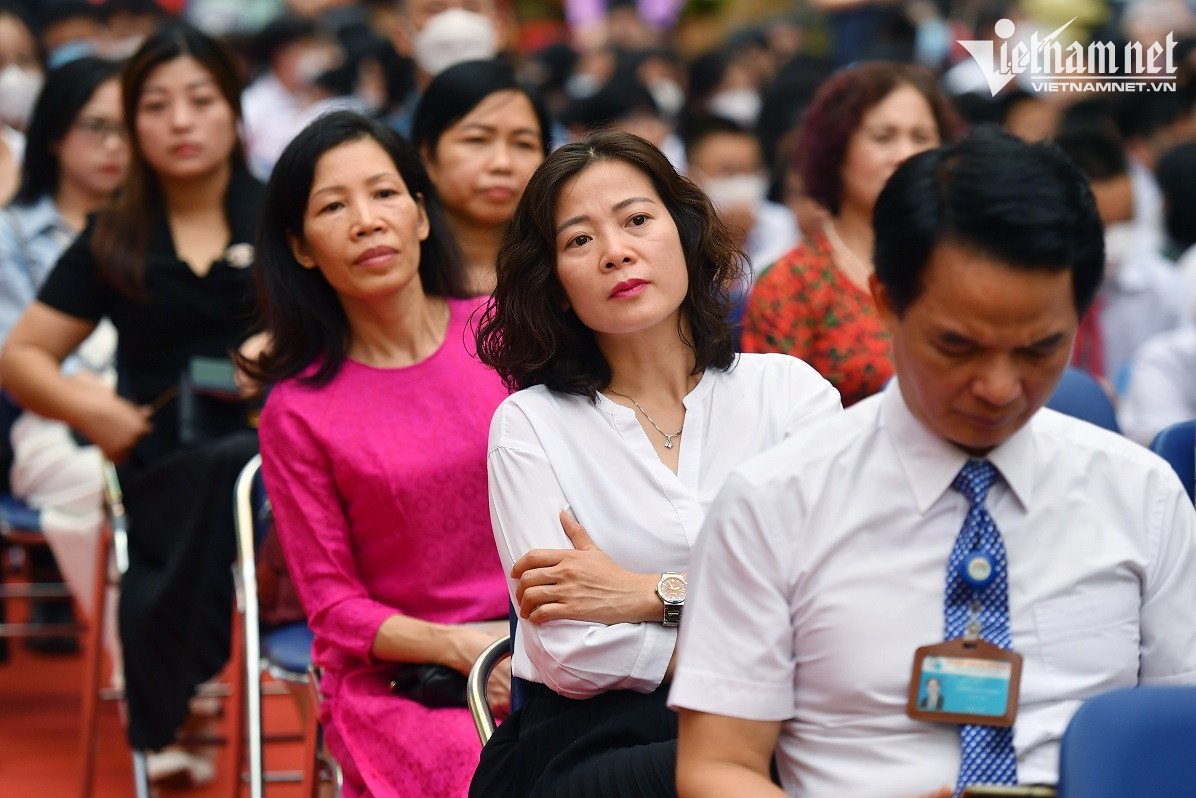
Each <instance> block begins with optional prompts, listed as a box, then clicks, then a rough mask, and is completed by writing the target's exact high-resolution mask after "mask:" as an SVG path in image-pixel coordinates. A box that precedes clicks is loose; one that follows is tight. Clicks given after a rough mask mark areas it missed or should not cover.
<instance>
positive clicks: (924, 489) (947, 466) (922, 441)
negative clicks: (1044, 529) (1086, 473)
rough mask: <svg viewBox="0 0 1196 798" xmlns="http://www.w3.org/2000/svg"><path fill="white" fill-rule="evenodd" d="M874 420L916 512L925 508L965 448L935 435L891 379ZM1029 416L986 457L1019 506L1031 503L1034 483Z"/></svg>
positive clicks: (963, 456)
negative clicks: (884, 436)
mask: <svg viewBox="0 0 1196 798" xmlns="http://www.w3.org/2000/svg"><path fill="white" fill-rule="evenodd" d="M882 401H883V402H884V404H883V406H882V407H881V412H880V413H879V414H878V416H877V420H878V423H879V424H881V425H882V426H884V427H886V428H887V429H888V430H889V434H890V435H891V437H892V441H893V449H894V451H895V452H896V454H897V459H898V461H900V463H901V470H902V471H903V472H904V473H905V477H906V479H908V480H909V485H910V489H911V490H912V491H913V494H914V500H915V501H916V502H917V506H918V512H920V513H925V512H927V511H928V510H929V509H930V506H931V505H932V504H934V503H935V502H936V501H938V499H939V497H941V496H942V495H943V493H944V492H945V491H946V490H947V489H948V488H949V487H951V482H952V480H954V479H955V475H956V474H958V473H959V470H960V469H961V468H963V466H964V463H966V462H967V461H968V454H967V452H965V451H963V450H962V449H960V448H959V447H957V446H955V445H953V444H951V443H948V442H947V441H945V440H943V439H942V438H940V437H939V436H937V435H935V434H934V433H933V432H931V431H930V430H929V429H927V428H926V425H925V424H923V423H922V422H921V421H919V420H918V419H917V418H916V417H915V416H914V414H913V413H912V412H911V411H910V409H909V406H908V405H907V404H906V402H905V397H904V396H903V395H902V393H901V388H900V385H899V384H898V381H897V379H896V378H894V379H892V380H890V381H889V385H888V386H886V387H885V391H884V396H883V398H882ZM1033 422H1034V419H1033V418H1031V419H1030V421H1029V422H1028V423H1027V424H1026V425H1025V426H1023V427H1022V428H1021V429H1019V430H1018V431H1017V432H1015V433H1014V434H1013V435H1012V436H1011V437H1010V438H1009V440H1007V441H1005V442H1004V443H1003V444H1001V445H1000V446H998V447H997V448H996V449H993V450H992V451H991V452H989V453H988V457H987V458H986V459H987V460H988V461H989V462H990V463H992V464H993V465H994V466H996V468H997V471H999V472H1000V473H1001V476H1002V478H1004V480H1005V483H1006V484H1008V485H1009V487H1010V489H1011V490H1012V491H1013V494H1014V495H1015V496H1016V497H1017V499H1018V501H1019V502H1020V503H1021V505H1022V507H1023V508H1028V507H1029V506H1030V501H1031V499H1032V498H1033V487H1034V434H1033V431H1032V430H1031V429H1030V427H1031V425H1032V424H1033Z"/></svg>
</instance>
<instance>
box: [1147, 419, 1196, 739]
mask: <svg viewBox="0 0 1196 798" xmlns="http://www.w3.org/2000/svg"><path fill="white" fill-rule="evenodd" d="M1150 450H1151V451H1152V452H1154V453H1155V454H1157V455H1158V456H1159V457H1162V458H1163V459H1164V460H1166V461H1167V462H1168V463H1170V464H1171V467H1172V468H1174V469H1175V473H1176V474H1178V475H1179V481H1180V482H1182V483H1184V490H1186V491H1187V492H1188V498H1189V499H1192V498H1193V497H1194V496H1196V421H1181V422H1180V423H1178V424H1172V425H1171V426H1170V427H1167V428H1166V429H1165V430H1163V431H1162V432H1160V433H1159V434H1158V435H1156V436H1154V440H1153V441H1151V443H1150ZM1193 756H1196V749H1194V752H1193Z"/></svg>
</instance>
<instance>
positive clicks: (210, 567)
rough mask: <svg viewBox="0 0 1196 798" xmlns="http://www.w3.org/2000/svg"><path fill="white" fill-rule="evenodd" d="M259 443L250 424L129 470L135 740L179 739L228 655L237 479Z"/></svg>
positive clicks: (124, 599)
mask: <svg viewBox="0 0 1196 798" xmlns="http://www.w3.org/2000/svg"><path fill="white" fill-rule="evenodd" d="M257 449H258V445H257V434H256V433H254V432H244V433H239V434H236V435H231V436H228V437H225V438H222V439H220V440H218V441H215V442H213V443H210V444H204V445H201V446H197V447H194V448H191V449H187V450H183V451H180V452H177V453H176V454H174V455H171V456H168V457H166V458H164V459H163V460H162V461H161V462H159V463H157V464H156V465H154V466H153V467H152V468H150V469H148V470H143V471H142V473H140V474H131V475H122V488H123V489H124V494H125V507H126V509H127V511H128V517H129V570H128V572H127V573H126V574H125V575H124V578H123V580H122V583H121V598H120V613H119V617H120V639H121V645H122V646H123V648H124V655H125V695H126V697H127V699H128V711H129V730H128V732H129V744H130V745H131V746H133V747H134V748H144V749H151V750H153V749H158V748H161V747H163V746H165V745H168V744H169V743H170V742H171V741H172V740H174V737H175V734H176V732H177V730H178V728H179V726H181V725H182V722H183V720H184V719H185V718H186V717H187V711H188V704H189V702H190V700H191V696H192V695H194V693H195V688H196V687H198V686H199V685H200V684H202V683H203V682H205V681H207V680H208V679H210V678H212V677H213V676H215V675H216V673H218V672H219V671H220V669H221V668H222V667H223V666H224V664H225V663H226V662H227V661H228V655H229V643H230V636H231V629H232V626H231V624H232V608H233V581H232V571H231V570H230V569H231V567H232V564H233V562H234V561H235V560H236V551H237V547H236V534H235V530H234V527H233V485H234V484H235V482H236V479H237V475H238V474H240V472H241V468H242V467H243V466H244V465H245V463H246V462H247V461H248V460H249V458H251V457H253V455H254V454H256V453H257ZM126 480H127V481H126Z"/></svg>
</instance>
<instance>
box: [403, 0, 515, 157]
mask: <svg viewBox="0 0 1196 798" xmlns="http://www.w3.org/2000/svg"><path fill="white" fill-rule="evenodd" d="M397 5H398V15H397V16H396V19H395V22H394V24H393V25H392V27H391V43H392V44H393V45H394V48H395V51H396V52H398V53H399V55H402V56H406V57H408V58H410V59H411V60H412V61H413V63H414V67H415V69H414V77H415V88H414V89H413V90H412V91H411V93H410V94H409V95H408V97H407V98H406V99H405V100H404V101H403V103H402V104H401V105H400V106H399V109H398V110H397V111H395V113H393V114H391V116H390V117H389V118H388V119H387V120H386V122H387V124H388V125H390V127H391V128H393V129H394V130H397V131H398V132H399V133H401V134H402V135H403V136H406V137H407V138H410V137H411V127H412V123H413V122H414V118H415V109H416V107H417V106H418V105H419V98H420V95H421V94H423V91H424V89H426V88H427V87H428V84H429V83H431V82H432V78H434V77H436V76H437V75H439V74H440V73H441V72H443V71H444V70H446V69H448V68H449V67H451V66H453V65H455V64H460V63H462V62H464V61H480V60H485V59H488V58H493V57H495V56H496V55H498V54H499V52H501V50H502V49H503V43H504V42H505V41H506V35H507V25H506V21H505V20H504V19H503V16H502V14H501V13H500V12H499V10H498V5H497V3H496V2H495V0H398V2H397Z"/></svg>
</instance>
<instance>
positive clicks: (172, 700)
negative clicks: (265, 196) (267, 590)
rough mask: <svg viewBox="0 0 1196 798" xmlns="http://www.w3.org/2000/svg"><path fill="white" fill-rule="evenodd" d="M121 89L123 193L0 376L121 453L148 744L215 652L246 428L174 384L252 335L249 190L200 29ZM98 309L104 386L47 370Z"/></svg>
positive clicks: (139, 693)
mask: <svg viewBox="0 0 1196 798" xmlns="http://www.w3.org/2000/svg"><path fill="white" fill-rule="evenodd" d="M121 89H122V94H123V98H122V104H123V106H124V116H125V120H126V123H127V125H128V127H129V129H130V131H131V133H132V144H133V158H132V163H131V166H130V173H129V180H128V184H127V187H126V189H125V191H124V193H123V194H122V195H121V196H120V198H119V199H118V200H117V202H116V204H115V205H114V207H112V208H111V209H109V210H107V211H105V212H103V213H101V214H99V215H98V216H96V217H95V218H93V219H92V220H91V223H90V224H89V225H88V228H87V229H86V230H85V231H84V233H83V234H82V235H81V236H80V237H79V239H78V240H77V241H76V242H75V244H74V245H73V246H72V247H71V248H70V249H69V250H67V252H66V253H65V254H64V255H63V256H62V258H61V260H60V261H59V262H58V264H57V265H56V266H55V268H54V271H53V272H52V273H51V274H50V276H49V278H48V279H47V281H46V283H45V285H44V286H43V288H42V290H41V292H40V294H39V295H38V300H37V301H36V302H35V303H34V304H33V305H32V306H31V307H30V308H29V309H28V311H27V312H26V313H25V314H24V315H23V316H22V317H21V319H20V321H19V322H18V323H17V325H16V327H15V328H14V329H13V331H12V333H11V335H10V336H9V339H8V342H7V344H6V346H5V349H4V353H3V358H2V360H0V379H2V381H3V385H4V387H5V388H6V389H8V390H10V391H11V392H12V393H13V395H14V396H15V397H16V398H17V400H18V401H19V402H20V403H21V404H22V405H23V406H24V407H26V408H27V409H30V410H33V411H35V412H37V413H40V414H42V415H46V416H50V417H54V418H59V419H62V420H64V421H66V422H67V423H68V424H70V425H71V426H72V427H73V428H74V429H75V430H77V431H78V432H79V433H81V434H82V435H83V436H85V437H86V438H88V439H90V440H91V441H93V442H94V443H95V444H96V445H98V446H99V447H100V448H101V449H102V450H103V451H104V454H105V455H106V456H107V457H109V458H110V459H112V460H113V461H115V462H117V463H120V464H121V468H122V472H121V478H122V483H123V486H124V489H125V496H126V500H127V506H128V511H129V520H130V562H129V570H128V572H127V573H126V574H125V578H124V583H123V597H122V600H121V606H120V627H121V640H122V643H123V645H124V648H125V680H126V690H127V696H128V708H129V741H130V743H131V744H132V745H133V746H134V747H135V748H140V749H158V748H161V747H163V746H165V745H167V744H168V743H170V742H171V740H172V739H173V738H174V736H175V732H176V730H177V729H178V727H179V726H180V725H181V723H182V722H183V720H184V718H185V717H186V715H187V709H188V701H189V699H190V698H191V696H192V694H193V692H194V689H195V687H196V686H197V685H198V684H200V683H201V682H203V681H204V680H206V679H208V678H210V677H211V676H213V675H214V674H215V673H216V672H217V671H218V670H219V669H220V667H221V666H222V665H223V664H224V662H225V661H226V660H227V658H228V645H229V624H230V618H231V611H232V585H231V580H230V578H229V565H230V564H231V563H232V561H233V559H234V553H235V542H234V534H233V529H232V485H233V482H234V481H235V478H236V475H237V473H238V471H239V470H240V467H241V466H242V464H243V463H244V462H245V461H246V460H248V459H249V457H251V456H252V455H253V453H254V452H255V451H256V448H257V439H256V434H255V433H254V432H253V431H252V426H253V424H252V423H251V418H250V413H251V412H252V409H251V408H250V407H249V406H247V405H246V404H244V403H243V402H241V401H240V400H239V399H238V398H237V397H236V396H235V394H234V395H233V396H227V397H225V398H224V399H223V400H220V399H213V398H212V397H211V396H210V395H208V394H199V393H195V392H193V391H192V390H191V388H190V386H189V384H188V383H187V382H186V381H185V380H182V378H183V377H185V376H188V375H195V373H196V367H197V366H198V368H199V369H200V370H203V368H204V367H205V366H209V367H210V366H212V365H213V364H215V363H221V362H222V363H228V362H229V352H230V351H231V350H233V349H235V348H236V347H238V346H239V345H240V344H241V343H242V342H243V341H244V339H245V338H246V337H247V335H248V333H249V332H250V331H249V328H248V326H249V321H248V320H249V318H250V315H249V314H250V309H251V304H252V298H251V297H252V289H251V269H250V266H251V265H252V261H253V248H252V246H251V245H250V244H249V242H250V241H251V240H252V233H253V225H254V221H255V218H256V208H257V204H258V198H259V196H260V193H261V186H260V184H258V183H257V182H256V181H255V180H254V179H253V178H252V177H250V176H249V174H248V172H247V171H246V169H245V164H244V155H243V153H242V150H241V145H240V142H239V140H238V138H237V132H236V123H237V119H238V117H239V114H240V111H239V104H238V102H239V96H240V85H239V83H238V79H237V72H236V68H235V64H234V61H233V59H232V57H231V56H230V54H229V53H228V52H227V51H226V50H225V49H223V48H222V47H221V46H220V45H218V44H217V43H216V42H215V41H213V40H212V39H210V38H208V37H207V36H205V35H204V34H202V33H200V32H198V31H196V30H194V29H192V28H189V27H185V26H170V27H166V28H161V29H159V30H158V31H157V32H156V33H155V34H154V35H152V36H151V37H150V38H149V39H147V40H146V42H145V43H144V44H143V45H142V47H141V48H140V49H139V50H138V51H137V53H136V54H134V55H133V57H132V58H131V59H130V60H129V61H128V63H127V64H126V65H125V68H124V71H123V73H122V76H121ZM104 316H108V317H110V318H111V319H112V321H113V323H114V324H115V325H116V328H117V330H118V333H119V344H118V347H117V371H118V374H119V385H118V394H119V395H113V394H111V393H110V392H109V393H105V392H103V391H98V390H95V389H94V386H92V385H90V384H86V383H83V382H80V381H74V380H70V379H67V378H64V377H63V376H62V375H61V373H60V371H59V364H60V362H61V361H62V359H63V358H64V357H65V356H66V355H67V354H68V353H69V352H71V351H72V350H73V349H74V348H75V346H76V345H77V344H78V343H79V342H80V341H82V340H83V339H84V338H85V337H86V336H87V335H88V334H89V333H90V332H91V330H92V329H93V328H94V327H95V325H96V323H97V322H98V321H99V320H100V319H101V318H103V317H104ZM196 358H210V359H214V360H209V361H206V362H198V363H197V361H196V360H195V359H196ZM216 370H217V371H220V369H219V368H217V369H216ZM200 376H203V375H200Z"/></svg>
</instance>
